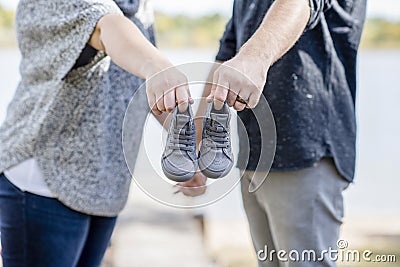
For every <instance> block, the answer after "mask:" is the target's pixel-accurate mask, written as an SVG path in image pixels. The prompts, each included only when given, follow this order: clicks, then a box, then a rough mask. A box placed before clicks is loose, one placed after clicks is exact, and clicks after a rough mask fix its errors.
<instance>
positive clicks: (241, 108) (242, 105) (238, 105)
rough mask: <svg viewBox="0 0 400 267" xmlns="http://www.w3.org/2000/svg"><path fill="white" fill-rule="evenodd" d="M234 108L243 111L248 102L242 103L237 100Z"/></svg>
mask: <svg viewBox="0 0 400 267" xmlns="http://www.w3.org/2000/svg"><path fill="white" fill-rule="evenodd" d="M233 108H234V109H235V110H237V111H242V110H244V109H245V108H246V104H243V103H240V102H238V101H236V102H235V105H233Z"/></svg>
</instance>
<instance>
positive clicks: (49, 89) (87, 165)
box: [0, 0, 192, 267]
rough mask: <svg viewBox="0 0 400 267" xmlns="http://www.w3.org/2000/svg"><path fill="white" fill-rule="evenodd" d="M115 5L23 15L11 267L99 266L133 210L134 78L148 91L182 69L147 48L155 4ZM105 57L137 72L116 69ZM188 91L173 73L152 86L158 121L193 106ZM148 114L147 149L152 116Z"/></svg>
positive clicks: (5, 168) (5, 173) (3, 146)
mask: <svg viewBox="0 0 400 267" xmlns="http://www.w3.org/2000/svg"><path fill="white" fill-rule="evenodd" d="M115 2H116V3H115ZM115 2H113V1H111V0H54V1H46V0H21V1H20V3H19V6H18V9H17V14H16V29H17V38H18V43H19V48H20V50H21V54H22V61H21V66H20V72H21V81H20V83H19V85H18V88H17V91H16V93H15V96H14V98H13V100H12V102H11V103H10V105H9V107H8V111H7V118H6V120H5V122H4V123H3V125H2V126H1V128H0V174H1V175H0V213H1V233H2V247H3V251H2V257H3V266H4V267H10V266H30V267H32V266H41V267H43V266H58V267H63V266H65V267H70V266H85V267H90V266H99V264H100V262H101V259H102V257H103V254H104V251H105V249H106V247H107V244H108V242H109V239H110V236H111V233H112V231H113V228H114V225H115V221H116V216H117V215H118V213H119V212H120V211H121V210H122V208H123V207H124V205H125V203H126V200H127V196H128V190H129V184H130V174H129V171H128V169H127V167H126V165H125V161H124V157H123V154H122V145H121V131H122V121H123V114H124V112H125V108H126V107H127V104H128V102H129V99H130V97H131V96H132V95H133V93H134V91H135V90H136V88H137V87H138V86H139V85H140V83H141V80H140V79H139V78H136V77H134V76H132V74H135V75H137V76H138V77H141V78H145V79H148V78H149V77H151V76H154V74H156V73H158V72H160V71H161V70H163V69H165V68H169V67H171V66H172V65H171V63H170V62H169V61H168V60H167V59H166V58H165V57H164V56H162V55H161V54H160V53H159V51H158V50H157V49H156V48H155V47H154V46H153V45H152V44H151V43H150V42H149V41H148V40H147V39H146V38H148V39H150V40H151V41H153V35H152V28H151V20H149V18H151V13H149V12H150V11H149V7H148V5H147V3H146V1H139V0H138V1H135V0H134V1H132V0H118V1H115ZM117 4H118V5H117ZM149 14H150V16H149ZM124 15H125V16H124ZM126 16H127V17H129V18H130V19H132V20H133V22H134V23H132V21H131V20H129V19H128V18H127V17H126ZM106 54H107V55H109V56H110V57H111V59H112V60H113V61H114V62H115V63H116V64H117V65H119V66H120V67H122V68H123V69H125V70H126V71H127V72H125V71H123V70H121V69H119V68H118V67H117V66H116V65H114V64H111V67H110V69H109V63H110V62H109V61H110V59H109V57H106ZM107 71H108V72H107ZM185 82H186V78H185V77H184V75H183V74H181V73H180V72H178V71H176V70H175V69H173V68H172V69H170V71H168V72H163V73H161V74H160V75H158V76H157V79H152V81H151V82H150V83H148V84H147V93H148V95H149V102H150V103H154V104H155V105H153V108H152V110H153V111H154V112H155V113H157V114H160V113H161V112H163V111H166V110H168V111H170V110H171V109H172V108H173V107H174V106H175V103H176V102H179V103H180V102H187V101H192V100H191V99H190V97H189V93H188V88H187V87H179V86H177V85H179V84H182V83H185ZM171 88H172V89H173V90H172V91H171V92H172V93H171V94H169V95H168V97H165V98H164V97H163V96H164V91H166V90H167V89H171ZM175 95H176V96H177V97H175ZM157 100H158V101H157ZM143 102H144V103H146V99H145V96H144V97H143ZM137 112H138V114H137V118H138V121H137V125H138V126H139V127H134V128H135V129H137V130H136V132H132V137H131V138H132V140H134V142H133V146H134V147H135V146H136V147H137V148H138V144H139V141H140V138H141V129H142V127H141V125H142V124H143V122H144V119H145V116H146V114H147V112H148V106H147V105H143V106H141V107H138V110H137ZM134 153H137V149H136V150H134Z"/></svg>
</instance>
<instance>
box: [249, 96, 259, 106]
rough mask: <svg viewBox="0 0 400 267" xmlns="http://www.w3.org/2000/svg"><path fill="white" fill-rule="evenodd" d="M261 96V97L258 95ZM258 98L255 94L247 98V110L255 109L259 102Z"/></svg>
mask: <svg viewBox="0 0 400 267" xmlns="http://www.w3.org/2000/svg"><path fill="white" fill-rule="evenodd" d="M260 96H261V95H260ZM260 96H258V95H256V94H251V95H250V96H249V101H248V102H247V106H248V108H255V107H256V106H257V104H258V102H259V101H260Z"/></svg>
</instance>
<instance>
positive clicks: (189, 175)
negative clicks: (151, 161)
mask: <svg viewBox="0 0 400 267" xmlns="http://www.w3.org/2000/svg"><path fill="white" fill-rule="evenodd" d="M161 168H162V170H163V172H164V174H165V176H166V177H167V178H168V179H170V180H172V181H174V182H186V181H189V180H190V179H192V178H193V176H194V175H195V174H196V172H195V171H193V172H188V173H186V174H184V175H176V174H174V173H171V172H170V171H169V170H167V169H166V168H165V167H164V164H163V163H161ZM196 170H197V168H196Z"/></svg>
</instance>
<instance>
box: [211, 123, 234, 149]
mask: <svg viewBox="0 0 400 267" xmlns="http://www.w3.org/2000/svg"><path fill="white" fill-rule="evenodd" d="M210 120H211V119H207V123H206V133H207V135H208V136H210V138H211V140H212V141H213V142H214V145H215V147H216V148H228V147H229V137H228V132H227V131H226V129H225V127H224V126H222V125H221V124H219V123H218V122H216V121H213V120H211V122H210Z"/></svg>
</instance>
